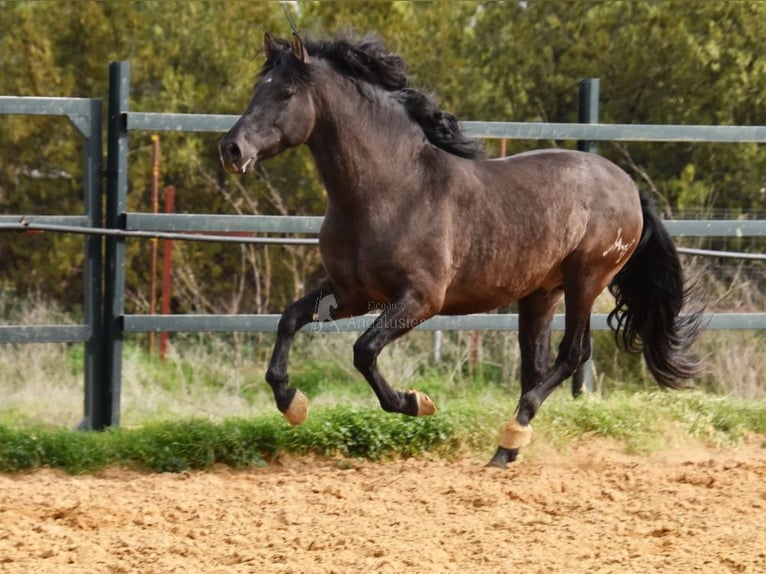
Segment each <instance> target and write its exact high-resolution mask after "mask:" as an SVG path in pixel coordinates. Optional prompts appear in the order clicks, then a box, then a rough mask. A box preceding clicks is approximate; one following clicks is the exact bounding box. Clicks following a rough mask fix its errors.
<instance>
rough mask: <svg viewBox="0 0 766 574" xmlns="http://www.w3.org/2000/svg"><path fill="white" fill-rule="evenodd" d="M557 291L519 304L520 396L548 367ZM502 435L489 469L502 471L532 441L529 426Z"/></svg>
mask: <svg viewBox="0 0 766 574" xmlns="http://www.w3.org/2000/svg"><path fill="white" fill-rule="evenodd" d="M561 295H562V293H561V292H560V291H558V290H557V291H554V292H545V291H536V292H535V293H533V294H532V295H529V296H528V297H525V298H524V299H522V300H521V301H519V350H520V352H521V394H522V395H524V394H525V393H526V392H528V391H530V390H532V389H533V388H534V387H535V386H537V384H538V383H540V382H541V381H542V380H543V377H544V376H545V374H546V373H547V372H548V371H549V370H550V368H551V321H552V320H553V314H554V312H555V311H556V307H557V306H558V304H559V302H560V301H561ZM512 423H513V422H512ZM511 426H512V428H511V429H510V430H506V432H505V433H503V437H502V438H501V441H500V443H501V444H500V446H498V447H497V452H495V456H493V457H492V460H491V461H490V462H489V464H488V466H496V467H499V468H505V465H506V464H507V463H509V462H513V461H514V460H516V456H517V455H518V453H519V448H521V447H522V446H524V443H525V441H527V440H528V439H529V438H531V432H529V431H531V427H529V428H528V429H526V432H524V431H522V432H521V433H520V434H514V430H515V426H514V425H513V424H511Z"/></svg>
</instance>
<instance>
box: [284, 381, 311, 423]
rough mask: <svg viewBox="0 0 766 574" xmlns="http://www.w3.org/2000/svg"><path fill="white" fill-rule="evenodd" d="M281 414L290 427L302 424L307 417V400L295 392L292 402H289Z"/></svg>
mask: <svg viewBox="0 0 766 574" xmlns="http://www.w3.org/2000/svg"><path fill="white" fill-rule="evenodd" d="M283 414H284V415H285V418H286V419H287V422H289V423H290V424H291V425H292V426H298V425H299V424H302V423H304V422H305V421H306V419H307V418H308V416H309V400H308V398H306V395H304V394H303V393H302V392H300V391H297V390H296V391H295V396H293V400H292V401H290V406H288V407H287V410H286V411H285V412H284V413H283Z"/></svg>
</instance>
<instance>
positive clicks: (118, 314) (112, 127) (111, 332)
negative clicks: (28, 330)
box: [91, 62, 130, 430]
mask: <svg viewBox="0 0 766 574" xmlns="http://www.w3.org/2000/svg"><path fill="white" fill-rule="evenodd" d="M129 91H130V66H129V64H128V62H112V63H111V64H109V124H108V131H107V153H108V155H107V182H106V183H107V185H106V190H107V196H106V227H107V228H110V229H120V228H121V227H123V226H124V213H125V210H126V203H127V195H128V193H127V192H128V130H127V125H126V118H125V113H126V112H127V111H128V97H129ZM105 266H106V269H105V282H104V340H103V346H104V347H103V350H104V354H103V365H102V368H103V376H102V380H101V386H100V388H101V392H100V393H99V396H98V400H97V401H96V404H95V405H94V407H95V408H94V411H93V417H92V423H91V424H92V428H93V429H96V430H101V429H103V428H105V427H108V426H115V427H116V426H119V424H120V387H121V383H122V381H121V379H122V325H121V320H122V315H123V313H124V292H125V239H124V238H123V237H108V238H107V239H106V249H105Z"/></svg>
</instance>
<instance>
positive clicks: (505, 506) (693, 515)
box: [0, 441, 766, 574]
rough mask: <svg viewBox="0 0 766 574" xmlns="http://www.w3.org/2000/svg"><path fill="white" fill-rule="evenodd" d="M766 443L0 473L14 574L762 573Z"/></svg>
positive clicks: (6, 547) (0, 546) (6, 554)
mask: <svg viewBox="0 0 766 574" xmlns="http://www.w3.org/2000/svg"><path fill="white" fill-rule="evenodd" d="M761 443H762V441H758V442H756V443H754V444H752V445H750V446H745V447H740V448H737V449H727V450H721V451H718V450H714V449H710V448H702V447H699V446H694V447H689V448H685V449H679V450H675V451H672V452H666V453H662V454H658V455H653V456H650V457H632V456H628V455H624V454H620V453H619V452H618V450H617V449H616V448H614V447H613V446H611V445H608V444H600V443H589V444H587V445H584V446H579V447H577V448H574V449H573V450H572V452H571V453H569V454H568V455H567V456H563V455H561V454H554V453H545V452H540V451H538V452H537V453H536V454H535V455H534V456H532V455H530V456H529V457H528V458H527V459H526V460H522V461H520V462H517V463H515V464H514V465H512V468H509V470H507V471H500V470H497V469H485V468H483V467H482V462H483V461H479V460H461V461H456V462H445V461H441V460H407V461H398V462H390V463H385V464H375V463H369V462H357V461H328V460H288V461H283V462H281V463H280V464H275V465H273V466H271V467H268V468H263V469H256V470H251V471H246V472H235V471H232V470H229V469H223V468H222V469H215V470H213V471H211V472H191V473H182V474H159V475H157V474H153V475H149V474H140V473H136V472H131V471H126V470H122V469H110V470H108V471H105V472H102V473H99V474H97V475H93V476H76V477H74V476H68V475H65V474H62V473H60V472H56V471H50V470H44V471H38V472H34V473H31V474H21V475H0V572H19V573H22V572H23V573H25V574H27V573H34V572H46V573H47V572H50V573H56V574H59V573H69V572H98V573H101V572H103V573H110V574H112V573H122V572H125V573H127V572H135V573H141V574H144V573H154V572H156V573H166V572H184V573H196V572H204V573H230V572H259V573H260V572H296V573H311V572H340V573H345V572H397V573H398V572H428V573H431V572H461V573H466V574H467V573H477V572H479V573H480V572H508V571H519V572H525V573H528V572H546V573H548V572H567V573H572V572H583V573H584V572H588V573H594V572H615V573H624V572H684V573H685V572H715V573H720V572H765V571H766V449H764V448H761V447H760V446H759V444H761Z"/></svg>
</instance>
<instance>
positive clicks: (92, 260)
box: [78, 99, 104, 430]
mask: <svg viewBox="0 0 766 574" xmlns="http://www.w3.org/2000/svg"><path fill="white" fill-rule="evenodd" d="M101 108H102V106H101V100H97V99H92V100H90V114H89V115H90V122H89V123H90V134H88V137H87V139H86V142H85V149H84V153H83V155H84V161H85V166H84V170H83V183H84V185H83V187H84V192H83V193H84V197H83V201H84V203H85V215H86V217H87V219H88V227H101V217H102V207H101V202H102V199H103V197H102V196H103V188H102V179H103V174H102V173H101V168H102V161H103V159H102V154H103V145H102V143H103V142H102V136H101V134H102V131H101V128H102V126H101ZM102 248H103V240H102V238H101V236H100V235H88V236H87V237H86V239H85V268H84V270H83V275H84V277H85V285H84V289H83V291H84V293H83V315H84V319H85V324H86V325H88V328H89V331H90V333H89V335H88V340H87V342H86V343H85V399H84V403H85V404H84V412H85V416H84V418H83V420H82V422H81V423H80V424H79V426H78V428H80V429H83V430H86V429H89V428H92V426H93V412H94V408H95V403H96V401H97V400H98V396H99V388H100V385H101V377H102V368H101V365H102V363H101V361H102V355H103V347H102V342H103V337H102V335H103V329H104V323H103V312H102V307H101V305H102V291H103V286H102V279H103V259H102V258H103V255H102Z"/></svg>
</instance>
